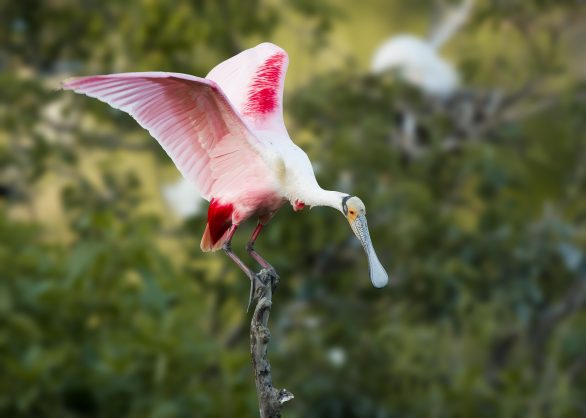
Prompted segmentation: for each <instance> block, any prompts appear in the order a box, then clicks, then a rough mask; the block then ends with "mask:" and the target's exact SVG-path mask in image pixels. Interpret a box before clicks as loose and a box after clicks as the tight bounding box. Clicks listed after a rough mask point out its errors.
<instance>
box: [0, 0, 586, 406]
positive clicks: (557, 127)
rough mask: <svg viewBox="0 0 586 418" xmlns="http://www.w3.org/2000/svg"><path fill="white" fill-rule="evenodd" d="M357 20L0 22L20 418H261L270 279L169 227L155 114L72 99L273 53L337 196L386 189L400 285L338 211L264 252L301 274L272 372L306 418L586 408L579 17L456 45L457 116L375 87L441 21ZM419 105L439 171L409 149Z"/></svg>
mask: <svg viewBox="0 0 586 418" xmlns="http://www.w3.org/2000/svg"><path fill="white" fill-rule="evenodd" d="M407 5H408V6H407ZM354 7H355V6H353V2H350V1H348V2H346V1H341V2H339V3H334V2H331V3H328V4H326V3H321V2H308V1H304V0H297V1H295V2H287V3H286V4H285V2H273V1H260V0H259V1H246V2H242V1H237V2H232V1H191V2H175V1H157V2H151V1H139V2H115V1H103V2H93V1H65V2H63V1H56V0H47V1H42V2H41V1H38V2H35V1H27V2H5V3H2V4H0V68H1V69H2V72H1V73H0V91H2V101H1V102H0V213H1V216H0V266H2V267H1V268H0V313H1V315H0V321H1V323H2V326H1V327H0V371H1V373H0V415H2V416H10V417H27V416H31V417H32V416H34V417H40V416H46V417H82V416H83V417H122V416H124V417H145V416H152V417H157V418H158V417H184V416H198V417H234V416H238V417H245V416H250V417H254V416H256V415H257V403H256V397H255V393H254V385H253V384H252V374H251V366H250V359H249V353H248V335H247V333H248V321H249V319H248V317H247V316H246V314H245V312H244V310H245V304H246V298H247V296H248V281H247V280H246V279H245V278H243V277H242V275H241V273H240V272H239V271H238V270H237V269H235V268H234V267H233V266H232V265H231V264H229V263H228V262H227V261H226V260H224V257H222V256H209V255H203V254H201V253H200V251H199V238H200V236H201V233H202V231H203V227H204V220H203V218H204V217H205V214H201V215H198V216H196V217H194V218H191V219H188V220H187V221H185V222H179V221H178V220H176V219H169V216H168V209H167V208H165V207H164V204H163V203H162V201H161V197H160V193H159V187H160V185H161V183H162V182H164V181H167V180H171V179H173V178H175V176H176V174H175V173H174V171H173V168H172V167H171V163H170V161H169V160H168V158H167V157H166V156H165V155H164V153H163V152H162V151H161V150H160V149H159V148H158V146H157V145H156V143H155V142H154V141H153V140H151V139H150V138H148V137H147V134H146V133H145V132H144V131H142V130H141V129H140V128H139V127H138V126H137V125H136V124H135V122H134V121H133V120H132V119H130V118H129V117H127V116H126V115H124V114H123V113H121V112H116V111H113V110H111V109H110V108H109V107H108V106H106V105H103V104H101V103H98V102H97V101H92V100H84V98H82V97H74V96H73V95H71V94H68V93H64V92H61V91H56V90H55V89H56V87H57V86H58V82H59V80H61V79H63V78H65V77H66V76H68V75H72V74H97V73H108V72H117V71H140V70H153V69H157V70H166V71H179V72H186V73H191V74H197V75H204V74H205V73H207V71H208V70H209V69H210V68H211V67H212V66H213V65H215V64H216V63H217V62H219V61H221V60H222V59H225V58H227V57H229V56H230V55H232V54H234V53H236V52H238V51H240V50H241V49H243V48H246V47H249V46H252V45H254V44H256V43H258V42H260V41H263V40H269V41H273V42H277V43H279V44H281V45H283V46H285V48H287V49H288V50H289V52H290V55H291V57H290V58H291V67H290V72H289V77H288V82H287V83H288V84H287V87H286V94H285V96H286V100H287V103H286V104H285V109H286V111H287V112H288V114H287V115H286V116H287V122H288V126H289V127H290V133H291V136H292V137H293V138H294V140H295V141H296V142H298V143H299V144H301V145H302V146H303V147H304V148H305V149H306V150H307V152H308V153H309V155H310V157H311V159H312V161H315V162H316V164H317V165H316V171H317V174H318V178H319V181H320V183H321V184H322V185H324V187H328V188H332V189H334V188H337V189H344V190H348V191H349V192H351V193H354V194H356V195H359V196H364V197H365V203H366V205H367V208H368V211H369V221H370V224H371V229H372V236H373V240H374V242H375V245H376V247H377V252H378V253H379V256H380V258H381V260H383V261H384V262H385V264H386V265H387V267H388V268H389V270H390V271H392V272H394V273H395V277H396V278H397V283H396V286H394V287H393V288H390V289H386V290H384V291H382V292H381V291H377V290H375V289H372V288H371V286H370V283H369V280H368V275H367V267H366V261H365V260H364V257H363V254H362V252H361V249H360V248H359V243H358V242H357V241H356V240H355V239H354V238H353V236H352V235H351V233H350V232H349V231H348V228H347V226H346V225H343V224H342V220H341V219H338V218H339V217H335V216H331V214H330V213H329V212H328V210H326V209H324V210H321V209H317V208H316V209H314V210H312V213H311V214H308V213H306V211H305V212H301V213H299V214H295V215H293V214H292V211H290V210H288V209H284V210H283V211H281V212H280V213H279V215H278V216H277V217H276V218H275V219H274V220H273V223H272V225H271V228H269V229H267V231H266V234H265V235H264V236H263V239H262V240H261V241H259V243H258V246H259V249H260V250H261V251H262V252H263V254H264V255H266V257H267V259H269V260H271V262H272V263H273V264H274V265H275V266H276V267H277V268H278V270H279V273H280V276H281V282H280V287H279V292H278V293H277V294H276V295H275V299H276V300H277V303H276V306H277V308H276V309H274V310H273V312H272V317H271V318H272V322H273V324H274V325H273V326H272V327H271V328H272V329H273V339H272V342H271V344H272V346H271V361H272V364H273V377H274V379H275V383H276V384H277V385H279V386H285V387H287V388H289V389H291V391H292V392H294V393H295V395H296V398H295V401H294V402H292V403H291V404H290V405H288V408H287V410H286V413H287V416H291V417H304V418H306V417H310V418H311V417H324V416H328V417H377V418H378V417H381V418H383V417H393V416H413V417H429V416H439V417H443V416H446V417H470V416H475V417H482V416H491V417H493V416H503V417H508V416H510V417H513V416H521V415H522V416H530V417H566V416H567V417H576V416H586V404H585V399H584V392H585V390H586V377H585V376H586V373H585V372H584V368H585V366H586V357H585V355H584V353H585V352H586V332H585V331H584V330H586V326H585V321H586V313H585V311H584V304H585V302H586V259H585V255H584V248H586V231H585V224H584V220H585V219H586V216H585V215H586V201H585V199H584V192H585V191H586V190H585V181H586V179H585V177H586V169H585V167H586V146H585V144H586V143H585V142H584V139H585V138H584V134H583V132H585V131H586V129H585V128H586V126H585V121H586V118H585V115H586V109H585V105H584V99H585V98H584V91H585V90H584V75H585V74H584V72H583V62H584V61H583V60H584V52H583V51H582V49H580V48H579V46H580V45H583V42H584V39H583V37H584V32H583V29H582V27H583V26H584V25H583V23H584V17H585V11H584V9H583V7H581V3H580V2H578V1H571V0H567V1H559V0H558V1H541V0H532V1H526V0H524V1H520V0H519V1H497V0H493V1H485V2H478V5H477V7H476V8H475V11H474V14H473V16H472V19H471V21H470V22H469V23H468V24H467V25H466V27H465V28H464V29H463V30H462V31H461V32H460V33H459V34H458V35H456V37H455V38H454V40H453V41H452V42H451V43H450V45H449V46H448V48H447V49H446V52H445V53H446V55H448V56H449V57H450V58H451V59H452V61H453V62H454V64H455V65H456V66H457V68H458V69H459V70H460V71H461V73H462V79H463V83H462V84H463V86H464V87H463V88H462V91H461V92H460V97H462V101H460V102H457V103H456V104H454V105H452V106H450V105H445V104H441V103H439V104H438V103H436V102H433V101H430V100H429V99H428V98H427V97H426V96H424V95H422V94H420V93H419V92H418V91H417V90H415V89H413V88H410V87H408V86H404V85H402V84H400V83H398V82H397V80H396V79H395V78H394V77H393V76H392V75H390V76H381V77H375V76H372V75H368V70H367V67H368V62H369V59H370V54H371V52H372V51H373V50H374V48H375V47H376V46H377V44H378V43H380V42H382V41H383V40H384V39H385V37H386V36H388V35H390V34H391V33H393V32H399V31H412V30H414V29H413V28H415V29H418V28H421V27H423V26H424V25H426V20H425V19H426V18H427V13H428V12H429V4H428V3H426V2H408V3H407V2H401V1H384V2H383V1H375V0H370V1H368V2H366V3H364V5H363V6H361V8H360V9H354ZM373 17H378V19H375V20H367V18H368V19H373ZM377 34H378V35H380V37H377V36H376V35H377ZM348 39H351V40H352V42H345V40H348ZM299 45H301V46H302V47H299ZM495 94H496V95H498V97H499V98H500V99H499V100H500V101H499V106H498V108H497V109H498V111H496V112H494V113H488V114H487V113H486V112H484V113H482V112H480V113H481V116H482V117H479V118H471V119H466V120H467V122H466V123H465V126H463V127H462V126H461V124H462V121H463V118H462V117H461V115H460V114H459V113H458V109H461V108H462V106H472V109H474V110H478V109H480V111H482V110H483V109H485V107H483V103H484V102H485V100H484V98H486V97H493V95H495ZM462 103H464V104H462ZM405 109H408V110H409V111H410V112H413V113H414V114H416V115H417V120H418V136H417V141H418V143H417V145H418V150H422V151H423V152H418V153H417V154H416V155H414V154H412V153H410V152H409V151H406V150H405V149H404V148H401V147H400V146H398V145H397V142H396V141H394V139H393V138H394V137H395V135H396V133H397V130H398V129H400V127H401V124H400V120H398V119H400V116H401V114H402V112H404V111H405ZM463 128H466V129H463ZM454 138H456V140H457V146H456V147H453V146H448V147H446V146H445V143H446V141H447V140H453V139H454ZM249 227H250V226H249ZM240 236H241V237H242V239H243V240H244V237H246V236H247V234H246V233H242V234H240ZM243 246H244V242H243V241H242V242H238V241H236V242H235V248H243Z"/></svg>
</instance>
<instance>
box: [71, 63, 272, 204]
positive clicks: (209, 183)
mask: <svg viewBox="0 0 586 418" xmlns="http://www.w3.org/2000/svg"><path fill="white" fill-rule="evenodd" d="M63 88H65V89H69V90H74V91H75V92H77V93H83V94H86V95H87V96H90V97H95V98H97V99H99V100H101V101H103V102H106V103H108V104H109V105H110V106H112V107H114V108H116V109H120V110H123V111H124V112H126V113H128V114H130V115H131V116H132V117H133V118H134V119H136V121H137V122H138V123H139V124H140V125H141V126H142V127H143V128H145V129H147V130H148V131H149V133H150V134H151V135H152V136H153V137H154V138H155V139H156V140H157V141H158V142H159V143H160V144H161V146H162V147H163V149H164V150H165V151H166V152H167V154H168V155H169V157H171V159H172V160H173V162H174V163H175V165H176V166H177V168H178V169H179V171H180V172H181V173H182V174H183V176H184V177H185V178H187V179H189V180H191V181H193V182H194V183H195V185H196V186H197V188H198V189H199V191H200V193H201V195H202V197H204V198H205V199H207V200H210V199H211V198H213V197H214V196H222V197H223V198H225V199H229V198H230V197H231V196H232V195H237V194H238V193H241V192H242V191H243V190H246V186H247V185H249V184H255V185H256V186H257V187H258V186H260V185H264V184H266V186H267V188H270V187H271V186H272V184H269V183H270V182H271V180H272V178H273V175H272V172H271V171H270V170H269V167H268V166H267V164H266V163H265V161H264V160H263V158H262V156H261V154H262V152H263V144H262V142H261V141H260V140H259V139H258V138H257V137H256V136H255V135H254V134H253V133H252V132H251V131H250V130H249V128H248V126H247V125H246V123H245V122H244V121H243V120H242V118H241V116H240V115H239V114H238V112H237V111H236V110H235V109H234V108H233V106H232V105H231V103H230V102H229V100H228V99H227V98H226V96H225V95H224V93H223V92H222V90H221V88H220V87H218V85H217V84H216V83H215V82H214V81H212V80H207V79H204V78H199V77H195V76H191V75H187V74H179V73H166V72H144V73H122V74H111V75H99V76H90V77H80V78H73V79H69V80H67V81H65V82H64V83H63Z"/></svg>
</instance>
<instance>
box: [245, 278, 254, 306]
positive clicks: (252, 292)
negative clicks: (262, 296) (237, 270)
mask: <svg viewBox="0 0 586 418" xmlns="http://www.w3.org/2000/svg"><path fill="white" fill-rule="evenodd" d="M255 293H256V277H254V276H253V277H251V278H250V294H249V295H248V305H247V306H246V313H248V311H249V310H250V306H251V305H252V300H253V299H254V295H255Z"/></svg>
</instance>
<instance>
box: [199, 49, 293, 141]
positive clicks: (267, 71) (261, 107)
mask: <svg viewBox="0 0 586 418" xmlns="http://www.w3.org/2000/svg"><path fill="white" fill-rule="evenodd" d="M288 65H289V57H288V56H287V53H286V52H285V51H284V50H283V49H281V48H279V47H278V46H277V45H274V44H271V43H268V42H265V43H262V44H260V45H257V46H255V47H254V48H250V49H247V50H245V51H242V52H241V53H239V54H238V55H235V56H233V57H232V58H229V59H227V60H226V61H224V62H222V63H220V64H218V65H217V66H216V67H214V68H213V69H212V70H211V71H210V72H209V74H208V75H207V76H206V78H207V79H209V80H213V81H215V82H216V83H218V85H219V86H220V87H221V89H222V91H223V92H224V94H225V95H226V96H227V97H228V99H229V100H230V102H231V103H232V105H233V106H234V108H235V109H236V110H237V111H238V113H239V114H240V115H241V116H242V118H243V119H244V120H245V121H246V123H247V124H248V126H250V127H251V128H252V129H253V131H254V130H261V131H273V132H277V133H284V134H286V133H287V130H286V128H285V124H284V122H283V88H284V84H285V75H286V73H287V66H288ZM285 137H287V138H288V136H285Z"/></svg>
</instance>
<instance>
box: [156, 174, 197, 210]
mask: <svg viewBox="0 0 586 418" xmlns="http://www.w3.org/2000/svg"><path fill="white" fill-rule="evenodd" d="M161 193H162V194H163V197H164V198H165V201H166V202H167V205H169V207H171V209H173V211H174V212H175V213H176V214H177V216H179V217H181V218H189V217H191V216H195V215H197V214H198V213H200V212H201V205H202V203H203V199H202V198H201V195H200V193H199V191H198V190H197V187H195V184H193V182H192V181H190V180H188V179H186V178H185V177H181V178H179V179H178V180H177V181H175V182H173V183H167V184H165V185H164V186H163V187H162V188H161Z"/></svg>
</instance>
